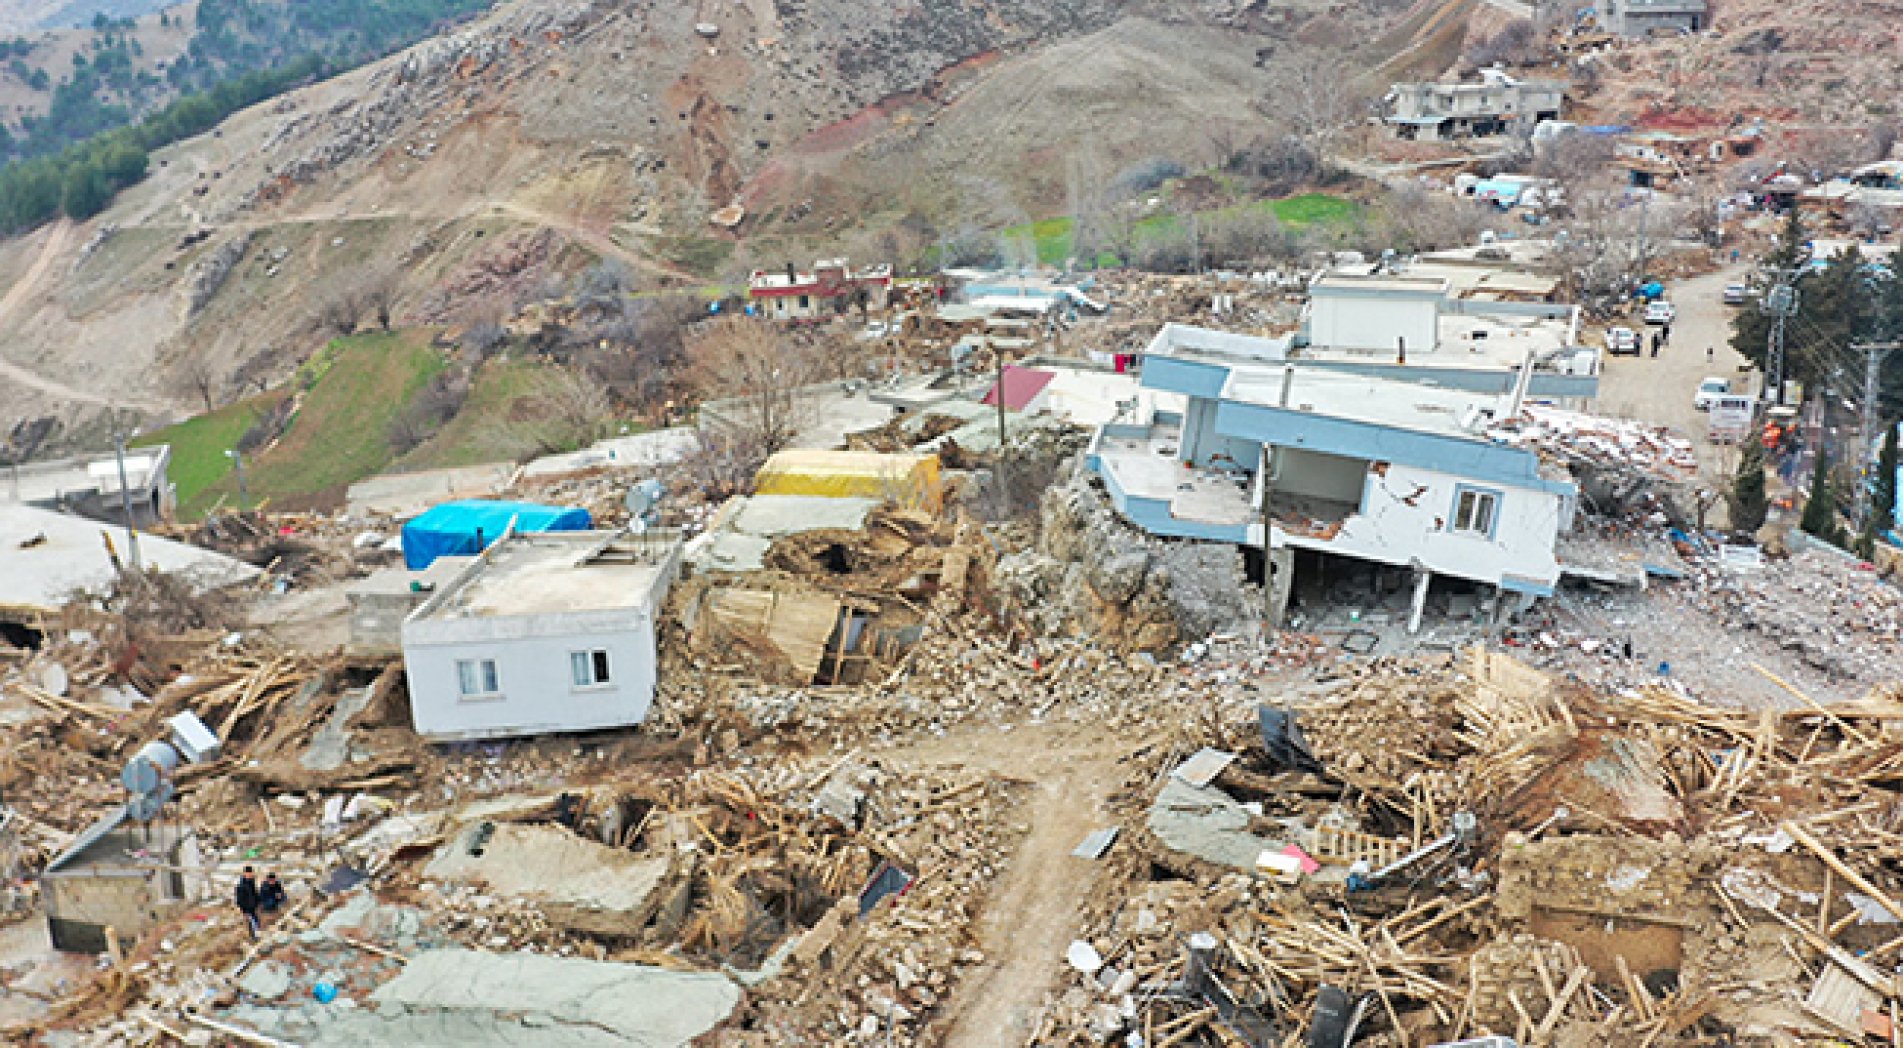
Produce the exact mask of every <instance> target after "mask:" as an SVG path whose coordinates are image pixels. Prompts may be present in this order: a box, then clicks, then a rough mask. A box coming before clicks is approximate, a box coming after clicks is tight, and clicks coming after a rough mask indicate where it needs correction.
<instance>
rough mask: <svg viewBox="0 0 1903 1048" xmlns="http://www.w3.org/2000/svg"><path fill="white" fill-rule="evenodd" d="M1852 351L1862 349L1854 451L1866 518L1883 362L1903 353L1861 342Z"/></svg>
mask: <svg viewBox="0 0 1903 1048" xmlns="http://www.w3.org/2000/svg"><path fill="white" fill-rule="evenodd" d="M1851 348H1852V349H1861V350H1863V353H1864V358H1863V411H1862V416H1863V417H1862V418H1861V419H1860V420H1859V422H1860V424H1859V425H1858V427H1857V434H1858V439H1859V441H1860V443H1859V445H1858V447H1857V458H1858V461H1859V463H1860V464H1861V465H1862V469H1861V470H1859V473H1860V475H1861V476H1862V477H1863V498H1862V499H1861V500H1860V501H1861V502H1862V504H1863V507H1864V514H1865V515H1866V517H1867V516H1868V514H1869V513H1870V510H1871V508H1872V507H1871V506H1870V497H1871V495H1872V494H1873V490H1872V488H1871V486H1870V481H1871V479H1872V478H1871V475H1870V474H1871V470H1873V469H1875V468H1876V449H1875V447H1873V445H1874V444H1875V443H1876V434H1877V401H1878V400H1879V399H1880V396H1879V391H1880V389H1881V387H1882V384H1883V362H1884V360H1885V359H1887V358H1888V357H1889V355H1890V354H1891V353H1892V352H1893V351H1895V350H1897V349H1903V342H1864V343H1859V344H1857V345H1855V346H1852V347H1851Z"/></svg>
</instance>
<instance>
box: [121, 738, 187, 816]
mask: <svg viewBox="0 0 1903 1048" xmlns="http://www.w3.org/2000/svg"><path fill="white" fill-rule="evenodd" d="M177 770H178V751H177V750H175V749H173V748H172V747H171V746H170V745H169V744H167V743H163V742H148V743H146V744H145V745H144V746H143V747H141V748H140V750H139V752H138V753H135V754H133V756H132V759H131V760H129V761H127V762H126V766H125V770H123V771H121V772H120V773H119V782H120V784H121V785H123V786H124V787H125V788H126V792H127V793H128V794H130V796H128V797H127V798H126V814H128V815H130V816H131V817H132V818H133V819H134V820H136V821H138V822H151V821H152V820H153V819H155V818H157V817H158V814H159V810H160V809H162V808H163V807H164V806H165V802H167V801H169V800H171V799H172V798H173V797H175V796H177V794H178V790H177V788H176V787H174V786H173V785H172V773H173V772H175V771H177Z"/></svg>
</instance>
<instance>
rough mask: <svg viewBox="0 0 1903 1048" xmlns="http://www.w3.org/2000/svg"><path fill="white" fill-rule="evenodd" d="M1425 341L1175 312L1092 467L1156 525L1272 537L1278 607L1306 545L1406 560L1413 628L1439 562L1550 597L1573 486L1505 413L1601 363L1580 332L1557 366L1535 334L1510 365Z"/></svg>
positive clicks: (1155, 529) (1268, 542)
mask: <svg viewBox="0 0 1903 1048" xmlns="http://www.w3.org/2000/svg"><path fill="white" fill-rule="evenodd" d="M1310 330H1311V331H1313V330H1314V328H1313V327H1312V326H1311V328H1310ZM1422 341H1423V342H1427V341H1428V340H1425V339H1423V340H1422ZM1432 344H1433V343H1432V342H1428V345H1432ZM1416 345H1417V346H1420V347H1421V348H1420V349H1417V350H1416V351H1415V352H1413V353H1410V354H1409V355H1408V359H1407V360H1406V362H1405V363H1404V364H1402V363H1397V362H1396V361H1395V360H1393V359H1384V360H1381V361H1378V362H1373V363H1370V362H1368V361H1362V362H1360V363H1357V361H1356V360H1355V359H1354V358H1353V356H1352V355H1347V354H1340V353H1330V352H1329V348H1330V347H1326V346H1323V347H1312V346H1311V347H1301V346H1298V345H1297V344H1296V342H1295V340H1291V339H1266V338H1257V337H1252V336H1244V335H1234V334H1227V333H1223V332H1216V331H1207V330H1203V329H1198V328H1188V327H1182V326H1178V325H1171V326H1168V327H1166V328H1164V329H1163V330H1162V331H1161V332H1159V333H1158V335H1157V336H1156V338H1155V340H1153V341H1152V343H1151V344H1150V346H1149V348H1148V350H1147V351H1146V353H1145V355H1144V358H1143V365H1142V368H1143V370H1142V386H1143V388H1144V389H1145V390H1148V391H1153V392H1154V394H1155V395H1154V396H1152V397H1147V398H1140V400H1139V403H1143V404H1150V405H1152V406H1151V407H1148V408H1147V409H1139V410H1142V411H1145V412H1146V413H1147V417H1141V418H1138V419H1135V420H1133V421H1130V422H1119V423H1113V424H1110V425H1106V426H1104V427H1103V428H1102V429H1100V430H1099V431H1098V433H1097V434H1096V436H1095V437H1094V439H1093V441H1092V443H1091V446H1090V449H1089V452H1088V457H1087V462H1088V465H1089V467H1090V468H1091V469H1092V470H1094V471H1095V472H1096V473H1097V475H1098V476H1100V477H1101V478H1102V479H1103V482H1104V486H1105V487H1106V488H1107V489H1108V492H1109V495H1110V499H1111V501H1112V502H1113V504H1114V505H1115V506H1116V508H1117V510H1118V512H1120V513H1121V514H1122V515H1123V516H1124V517H1125V518H1127V519H1128V520H1130V521H1131V522H1132V523H1134V524H1136V525H1137V526H1139V527H1142V528H1143V529H1145V530H1146V531H1149V532H1150V533H1152V534H1155V535H1164V536H1178V537H1183V538H1191V539H1203V540H1210V541H1218V542H1231V543H1237V544H1240V545H1246V546H1252V547H1255V548H1258V549H1262V550H1264V551H1265V554H1266V563H1267V565H1268V567H1269V571H1270V575H1269V577H1270V579H1271V585H1270V586H1269V602H1270V616H1271V619H1272V620H1273V621H1276V622H1279V621H1280V619H1281V616H1282V615H1283V613H1284V611H1285V609H1286V607H1287V603H1288V598H1289V593H1290V592H1291V590H1292V588H1293V586H1294V583H1295V578H1294V575H1295V553H1296V551H1298V550H1312V551H1317V552H1320V553H1324V554H1331V555H1334V556H1338V557H1347V558H1353V559H1357V560H1363V561H1372V562H1375V563H1379V564H1384V565H1390V566H1393V567H1398V568H1402V569H1412V570H1413V572H1414V590H1413V601H1412V610H1411V614H1410V617H1409V622H1408V628H1409V630H1410V631H1416V630H1418V629H1419V628H1420V620H1421V615H1422V612H1423V609H1424V608H1425V606H1426V602H1427V595H1428V590H1429V587H1430V585H1431V584H1432V580H1433V579H1434V577H1435V576H1445V577H1451V578H1454V579H1462V580H1467V581H1469V582H1471V583H1478V584H1482V585H1484V586H1489V587H1494V588H1495V590H1496V591H1497V592H1498V593H1500V594H1501V595H1506V594H1515V595H1518V596H1519V598H1520V600H1519V604H1520V605H1521V606H1524V605H1526V604H1530V603H1531V601H1532V600H1533V598H1535V597H1539V596H1546V595H1550V594H1551V593H1552V592H1553V591H1554V588H1555V587H1556V586H1557V584H1558V582H1559V577H1560V573H1561V566H1560V563H1559V560H1558V557H1557V555H1556V552H1555V547H1556V545H1557V543H1558V540H1559V535H1560V534H1561V533H1562V532H1563V531H1566V530H1568V529H1570V527H1571V523H1572V517H1573V513H1574V509H1575V506H1576V503H1577V494H1578V492H1577V488H1576V487H1575V485H1574V484H1573V483H1572V481H1571V480H1570V478H1569V477H1568V476H1567V474H1566V472H1565V470H1564V468H1563V467H1560V466H1555V465H1549V464H1548V463H1546V462H1543V461H1542V460H1541V458H1540V456H1539V455H1538V454H1537V453H1536V452H1535V451H1534V450H1532V449H1530V448H1528V447H1524V446H1520V445H1519V444H1516V443H1515V442H1514V439H1513V436H1512V434H1511V432H1510V431H1507V430H1503V429H1501V428H1500V426H1499V423H1500V422H1501V421H1502V420H1505V419H1509V418H1514V417H1517V416H1518V414H1519V405H1520V404H1522V403H1524V402H1525V401H1526V398H1527V397H1528V396H1529V395H1544V396H1547V397H1550V398H1555V399H1566V400H1570V401H1574V402H1578V401H1582V400H1585V399H1589V398H1590V397H1591V396H1592V395H1594V394H1596V392H1597V375H1596V374H1585V375H1582V374H1578V373H1576V372H1575V371H1574V370H1573V369H1572V367H1571V361H1572V359H1573V356H1572V353H1573V347H1570V346H1562V347H1560V349H1561V352H1558V353H1556V354H1552V355H1551V360H1552V361H1559V362H1560V365H1561V366H1559V367H1557V368H1555V367H1553V366H1551V361H1549V362H1548V364H1546V365H1540V364H1538V363H1537V362H1536V356H1537V354H1536V353H1535V352H1534V351H1532V350H1531V349H1529V350H1528V351H1527V352H1526V353H1525V354H1524V355H1523V356H1522V357H1521V360H1520V361H1519V363H1518V366H1517V367H1508V368H1504V369H1502V368H1501V367H1500V366H1499V365H1498V364H1497V362H1494V361H1482V360H1477V359H1472V358H1471V357H1470V356H1469V355H1468V354H1466V353H1465V352H1463V351H1459V350H1457V349H1456V350H1454V351H1453V352H1449V351H1448V347H1445V346H1437V347H1436V348H1435V349H1429V348H1427V346H1426V345H1422V342H1417V343H1416ZM1436 358H1437V359H1436ZM1589 370H1590V371H1593V372H1596V367H1594V368H1590V369H1589ZM1170 394H1175V395H1176V396H1170ZM1178 398H1180V399H1178ZM1501 603H1502V604H1503V605H1506V604H1509V603H1510V602H1506V601H1503V602H1501Z"/></svg>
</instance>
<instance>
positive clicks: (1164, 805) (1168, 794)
mask: <svg viewBox="0 0 1903 1048" xmlns="http://www.w3.org/2000/svg"><path fill="white" fill-rule="evenodd" d="M1251 819H1252V816H1251V815H1250V813H1249V810H1248V809H1247V808H1244V807H1243V806H1242V805H1241V804H1240V803H1239V802H1237V801H1236V799H1235V798H1233V797H1231V796H1229V795H1228V794H1226V793H1224V792H1223V791H1221V790H1219V789H1216V788H1215V787H1204V788H1201V789H1199V788H1197V787H1195V786H1191V785H1190V784H1189V783H1187V782H1184V781H1183V780H1181V779H1179V778H1177V777H1175V776H1174V775H1172V776H1169V777H1168V778H1166V779H1164V780H1163V789H1162V790H1161V791H1160V792H1158V793H1157V795H1156V802H1155V803H1154V804H1152V805H1151V806H1150V832H1151V833H1153V834H1155V835H1156V839H1157V840H1159V841H1162V842H1163V844H1164V846H1165V847H1168V848H1170V849H1171V850H1173V851H1179V852H1182V853H1183V854H1185V855H1189V856H1192V857H1194V858H1198V859H1202V860H1203V861H1205V862H1213V863H1216V864H1218V865H1221V866H1232V867H1235V868H1236V869H1239V870H1254V869H1255V861H1256V857H1257V856H1259V855H1261V854H1262V853H1263V852H1265V851H1280V850H1281V849H1282V847H1283V846H1284V845H1286V844H1288V843H1290V842H1289V841H1286V840H1271V839H1270V838H1267V837H1263V836H1260V835H1258V834H1254V833H1251V832H1249V823H1250V821H1251Z"/></svg>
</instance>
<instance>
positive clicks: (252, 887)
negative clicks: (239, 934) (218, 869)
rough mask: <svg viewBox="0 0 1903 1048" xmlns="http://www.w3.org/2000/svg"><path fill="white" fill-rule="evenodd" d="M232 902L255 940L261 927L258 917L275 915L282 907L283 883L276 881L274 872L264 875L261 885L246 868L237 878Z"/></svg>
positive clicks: (254, 874)
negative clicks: (236, 906)
mask: <svg viewBox="0 0 1903 1048" xmlns="http://www.w3.org/2000/svg"><path fill="white" fill-rule="evenodd" d="M232 901H234V902H236V903H237V904H238V912H239V913H242V914H244V920H245V926H246V927H247V928H249V929H250V930H251V935H252V937H253V938H256V937H257V934H258V932H259V930H260V929H261V928H262V927H263V924H262V923H261V921H260V919H259V916H258V915H259V914H260V913H276V912H277V911H278V910H280V909H282V908H283V907H284V882H282V881H280V880H278V875H277V872H276V871H275V870H274V871H272V872H270V873H267V874H265V875H264V881H263V883H259V881H258V874H257V871H256V870H254V869H252V868H251V867H249V866H246V867H245V868H244V872H243V873H242V874H240V875H239V876H238V888H237V891H236V892H235V893H234V895H233V900H232Z"/></svg>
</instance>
